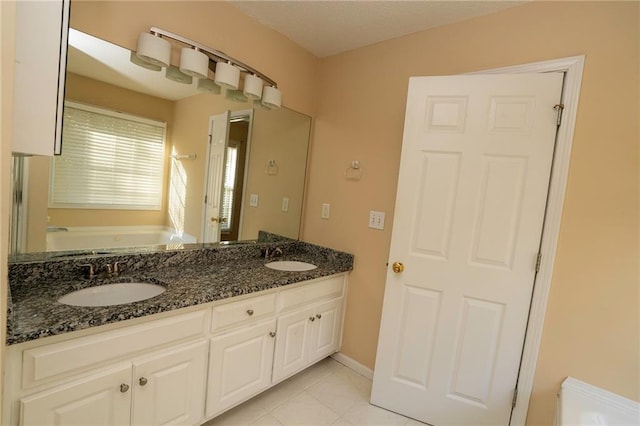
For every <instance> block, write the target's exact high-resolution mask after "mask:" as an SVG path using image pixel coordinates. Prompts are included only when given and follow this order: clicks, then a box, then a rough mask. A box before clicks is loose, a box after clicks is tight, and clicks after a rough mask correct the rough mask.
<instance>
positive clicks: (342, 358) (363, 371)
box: [331, 352, 373, 380]
mask: <svg viewBox="0 0 640 426" xmlns="http://www.w3.org/2000/svg"><path fill="white" fill-rule="evenodd" d="M331 358H333V359H335V360H336V361H338V362H339V363H340V364H342V365H344V366H345V367H349V368H350V369H352V370H353V371H355V372H356V373H358V374H360V375H361V376H364V377H366V378H367V379H369V380H373V370H372V369H370V368H369V367H365V366H364V365H362V364H360V363H359V362H358V361H356V360H355V359H353V358H350V357H348V356H346V355H345V354H343V353H342V352H336V353H334V354H333V355H331Z"/></svg>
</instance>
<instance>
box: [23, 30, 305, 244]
mask: <svg viewBox="0 0 640 426" xmlns="http://www.w3.org/2000/svg"><path fill="white" fill-rule="evenodd" d="M69 40H70V41H69V54H68V66H67V83H66V88H65V90H66V93H65V101H72V102H74V103H75V104H76V105H80V106H84V107H88V108H87V109H91V110H92V111H94V110H95V111H98V112H100V111H101V110H104V111H106V112H105V113H104V114H103V115H104V116H110V115H121V116H122V117H124V120H125V122H124V124H126V120H130V121H136V120H137V121H142V122H145V123H146V122H151V123H159V124H160V125H162V126H164V128H165V133H164V141H162V142H161V145H162V149H161V152H162V155H161V157H160V159H159V160H157V162H156V163H155V164H156V165H155V166H153V165H151V164H152V163H148V162H147V163H146V164H148V165H147V168H148V169H149V172H158V170H155V168H161V173H159V174H158V173H156V175H158V176H160V177H159V179H160V181H159V182H160V183H159V185H160V197H159V199H158V203H157V204H158V205H155V206H152V207H149V206H146V207H145V206H135V205H134V204H136V203H131V202H122V201H118V200H115V199H114V200H113V202H111V203H109V202H105V201H104V200H106V199H107V198H106V196H105V194H106V193H107V192H114V193H117V192H118V191H111V190H112V189H115V188H114V187H116V186H117V187H118V188H119V189H121V190H123V191H124V192H127V186H132V187H136V186H140V185H141V182H142V180H141V179H142V178H141V177H136V174H133V175H131V176H133V177H131V176H129V177H123V176H122V174H124V173H122V174H120V173H118V170H117V169H123V170H124V171H130V170H131V169H134V168H135V169H137V171H138V172H139V171H140V170H139V169H142V168H143V167H142V166H141V165H142V164H143V163H145V162H146V160H145V159H143V158H142V157H137V156H136V155H135V154H136V153H140V152H141V151H144V149H142V148H138V149H135V150H134V149H129V148H130V146H129V145H126V144H124V145H123V144H122V141H121V140H120V141H119V142H116V143H115V145H113V146H111V147H110V148H109V149H110V150H111V151H110V153H108V154H105V153H106V152H107V151H106V150H107V148H106V147H107V146H108V145H109V144H110V143H111V142H106V140H105V139H108V138H115V139H118V138H119V137H120V136H118V135H116V136H113V135H111V136H109V135H107V133H109V132H106V131H104V130H100V131H96V130H95V129H89V130H88V131H87V132H88V133H89V134H92V135H93V136H92V137H93V139H94V141H93V142H94V145H93V148H92V149H91V150H89V151H81V152H84V153H83V154H80V160H82V159H84V160H85V162H86V163H89V161H90V159H91V158H92V157H91V156H92V155H94V154H92V152H96V153H98V152H99V154H100V155H102V156H105V155H107V157H103V158H102V159H101V160H99V161H98V163H96V165H95V166H91V167H88V168H86V169H87V170H86V172H85V175H80V176H81V177H79V178H78V177H75V178H72V180H70V181H69V182H73V181H74V179H75V182H78V181H80V180H82V181H84V180H89V179H90V178H92V175H93V174H97V172H98V168H99V167H98V164H99V165H100V166H104V165H105V164H106V163H111V166H110V168H111V169H112V170H111V171H112V172H113V173H115V176H112V177H110V178H109V179H114V180H113V181H112V182H117V183H110V184H103V185H106V186H105V187H104V188H103V189H101V187H100V186H99V184H98V186H95V187H93V188H90V189H88V190H87V194H88V195H89V196H90V195H92V193H93V195H95V196H96V197H97V198H99V199H100V200H101V201H100V202H98V203H95V202H94V203H92V202H78V203H76V204H73V203H66V204H65V203H60V202H55V200H52V195H51V188H53V187H54V186H55V182H56V181H57V182H58V183H59V182H61V179H62V174H61V173H62V172H61V171H60V170H61V167H59V164H61V163H62V162H64V161H68V160H67V158H66V157H65V154H66V153H65V139H64V136H63V142H62V144H63V145H62V146H63V154H62V156H60V157H55V158H54V159H50V158H49V157H31V158H22V159H17V160H15V163H16V164H15V165H14V170H16V171H17V172H16V176H14V182H16V181H19V182H20V183H21V185H22V188H20V187H18V186H16V190H15V194H14V201H15V200H17V201H18V202H16V203H15V204H16V205H14V209H13V211H14V212H18V213H14V217H13V218H14V219H15V218H18V219H20V220H17V221H15V220H14V223H13V224H12V237H13V241H12V247H13V249H14V252H15V253H19V252H43V251H55V250H84V249H99V248H110V247H134V246H142V245H153V244H181V243H185V242H186V243H188V242H202V241H204V240H203V237H204V224H205V223H206V222H205V221H206V220H210V219H211V217H207V216H206V215H205V213H206V209H205V208H204V205H205V204H204V200H205V195H207V196H209V194H211V193H215V194H217V195H216V196H218V197H219V198H217V200H218V202H219V203H221V206H222V208H223V211H222V213H221V214H219V215H217V216H216V218H226V219H223V222H225V223H223V225H224V226H221V227H220V230H219V231H220V236H219V238H220V239H221V240H222V241H225V240H251V239H256V238H257V237H258V231H259V230H264V231H268V232H272V233H275V234H279V235H282V236H285V237H289V238H295V239H297V238H298V236H299V227H300V218H301V213H302V199H303V189H304V177H305V167H306V161H307V147H308V140H309V132H310V124H311V119H310V117H308V116H305V115H303V114H300V113H297V112H295V111H291V110H288V109H286V108H280V109H273V110H269V109H265V108H264V107H262V106H261V105H260V104H258V103H256V104H255V105H254V103H253V102H247V101H244V102H238V101H237V99H236V100H234V99H233V98H234V96H233V94H225V91H224V90H223V91H222V93H221V94H218V95H214V94H210V93H206V92H201V91H198V90H197V81H194V82H193V83H192V84H190V85H187V84H181V83H176V82H174V81H171V80H169V79H167V78H165V77H164V72H154V71H151V70H147V69H144V68H141V67H139V66H137V65H134V64H132V63H131V62H130V58H131V52H129V51H128V50H126V49H123V48H121V47H119V46H114V45H112V44H110V43H108V42H105V41H103V40H99V39H96V38H94V37H92V36H89V35H87V34H83V33H81V32H79V31H75V30H71V31H70V35H69ZM96 47H97V50H96ZM127 70H128V71H127ZM196 80H197V79H196ZM224 111H231V117H236V119H234V121H233V122H230V123H228V129H229V134H228V140H229V142H228V144H227V145H226V149H225V157H226V159H225V158H224V157H223V163H222V164H224V166H225V167H223V170H222V171H223V175H222V176H221V178H220V185H219V187H218V188H217V189H216V190H215V191H211V190H208V189H207V180H206V174H207V164H208V162H209V161H210V158H208V155H207V154H208V145H209V134H210V128H209V123H210V120H211V117H212V116H215V115H217V114H220V113H222V112H224ZM234 111H249V112H250V114H246V115H245V116H244V117H245V118H240V119H238V114H236V115H234ZM66 113H67V111H66V112H65V114H66ZM114 113H115V114H114ZM97 120H98V121H101V120H105V118H104V117H102V116H98V118H97ZM69 122H72V121H71V120H70V121H69ZM67 124H69V123H67ZM103 124H104V123H103ZM121 124H122V123H121ZM107 127H108V126H107ZM71 130H73V129H67V133H68V134H70V133H71ZM123 149H124V150H125V151H127V150H128V151H127V152H125V153H124V154H123V152H122V150H123ZM69 150H71V149H69ZM243 150H244V151H243ZM116 152H117V155H116V154H115V153H116ZM95 155H97V154H95ZM127 157H128V158H127ZM57 165H58V166H57ZM225 170H228V171H227V173H226V174H224V172H225ZM17 177H19V178H20V179H16V178H17ZM65 186H66V187H67V189H68V190H70V192H71V193H72V194H70V195H72V196H77V195H78V193H79V192H80V190H79V189H78V188H77V187H76V186H75V185H74V186H72V185H71V184H67V185H58V187H63V188H64V187H65ZM107 189H108V190H109V191H107ZM58 190H60V188H58ZM67 195H69V194H67ZM110 196H114V197H115V196H117V195H113V194H112V195H110ZM225 197H226V198H225ZM89 198H91V197H89ZM134 198H135V196H134ZM225 199H226V201H225ZM85 201H86V200H85ZM142 204H144V203H142Z"/></svg>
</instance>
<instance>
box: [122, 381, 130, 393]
mask: <svg viewBox="0 0 640 426" xmlns="http://www.w3.org/2000/svg"><path fill="white" fill-rule="evenodd" d="M128 390H129V385H128V384H126V383H123V384H121V385H120V392H122V393H125V392H127V391H128Z"/></svg>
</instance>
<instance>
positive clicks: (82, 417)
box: [20, 363, 131, 426]
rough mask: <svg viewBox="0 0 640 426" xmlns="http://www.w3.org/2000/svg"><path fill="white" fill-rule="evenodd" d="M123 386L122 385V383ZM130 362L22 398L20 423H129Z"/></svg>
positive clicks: (107, 425)
mask: <svg viewBox="0 0 640 426" xmlns="http://www.w3.org/2000/svg"><path fill="white" fill-rule="evenodd" d="M121 386H122V387H121ZM130 386H131V364H129V363H127V364H121V365H119V366H117V367H114V368H113V369H110V370H109V371H106V372H101V373H99V374H94V375H91V376H88V377H86V378H83V379H81V380H77V381H75V382H72V383H68V384H66V385H61V386H57V387H55V388H53V389H50V390H48V391H45V392H41V393H39V394H36V395H33V396H29V397H26V398H22V399H21V400H20V425H24V426H26V425H38V426H41V425H56V426H67V425H74V426H93V425H96V426H98V425H104V426H111V425H128V424H129V423H130V421H131V389H130Z"/></svg>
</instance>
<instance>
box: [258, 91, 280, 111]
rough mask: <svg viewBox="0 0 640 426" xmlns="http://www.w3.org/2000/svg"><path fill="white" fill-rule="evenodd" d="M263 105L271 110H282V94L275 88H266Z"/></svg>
mask: <svg viewBox="0 0 640 426" xmlns="http://www.w3.org/2000/svg"><path fill="white" fill-rule="evenodd" d="M262 104H263V105H265V106H267V107H269V108H280V107H281V106H282V92H280V90H278V88H277V87H275V86H264V88H263V89H262Z"/></svg>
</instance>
